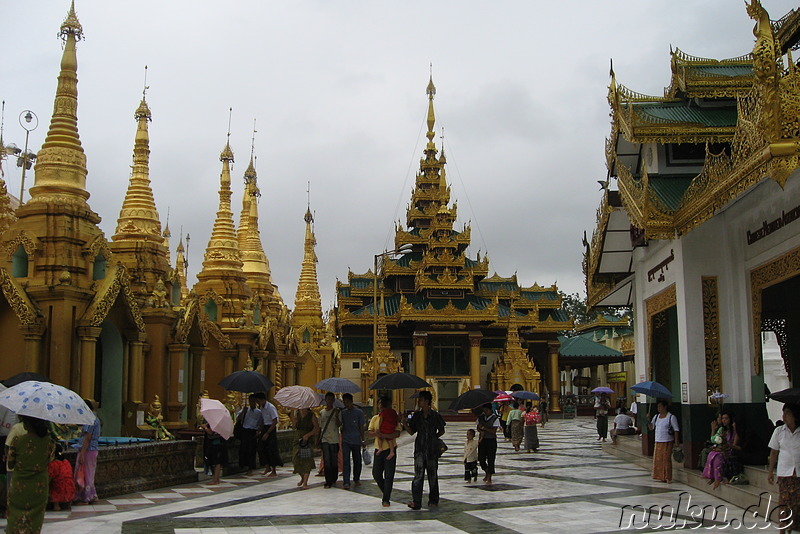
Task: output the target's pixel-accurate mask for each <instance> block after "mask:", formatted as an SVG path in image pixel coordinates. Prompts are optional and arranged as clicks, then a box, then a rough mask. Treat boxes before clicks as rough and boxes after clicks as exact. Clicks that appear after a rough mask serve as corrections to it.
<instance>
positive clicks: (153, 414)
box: [144, 395, 175, 441]
mask: <svg viewBox="0 0 800 534" xmlns="http://www.w3.org/2000/svg"><path fill="white" fill-rule="evenodd" d="M144 421H145V423H147V424H148V425H150V426H151V427H153V429H154V430H155V435H154V436H153V437H154V439H156V440H157V441H165V440H169V439H175V436H173V435H172V433H170V431H169V430H167V427H165V426H164V416H163V415H162V414H161V399H159V398H158V395H155V396H154V397H153V402H151V403H150V411H149V412H147V415H145V417H144Z"/></svg>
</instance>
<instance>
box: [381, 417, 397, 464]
mask: <svg viewBox="0 0 800 534" xmlns="http://www.w3.org/2000/svg"><path fill="white" fill-rule="evenodd" d="M378 415H380V417H381V426H380V429H381V434H394V432H395V429H396V428H397V422H398V421H399V419H400V417H399V416H398V415H397V412H396V411H394V410H393V409H392V408H384V409H383V410H381V413H380V414H378ZM383 441H384V443H385V444H386V447H387V448H388V449H389V454H388V455H387V456H386V459H387V460H391V459H392V458H394V455H395V451H396V450H397V440H395V439H384V440H383Z"/></svg>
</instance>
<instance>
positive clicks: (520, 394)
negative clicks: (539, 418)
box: [511, 391, 541, 401]
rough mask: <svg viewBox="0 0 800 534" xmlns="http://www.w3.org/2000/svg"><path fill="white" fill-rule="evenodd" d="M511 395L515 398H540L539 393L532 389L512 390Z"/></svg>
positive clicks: (532, 399)
mask: <svg viewBox="0 0 800 534" xmlns="http://www.w3.org/2000/svg"><path fill="white" fill-rule="evenodd" d="M511 396H512V397H514V398H515V399H523V400H529V401H535V400H541V399H540V398H539V395H537V394H536V393H534V392H533V391H512V392H511Z"/></svg>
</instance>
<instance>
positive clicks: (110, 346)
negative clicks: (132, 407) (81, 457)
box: [94, 321, 125, 436]
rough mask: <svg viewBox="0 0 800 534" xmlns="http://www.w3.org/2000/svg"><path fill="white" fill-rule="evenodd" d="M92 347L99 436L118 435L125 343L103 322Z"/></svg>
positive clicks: (116, 330) (120, 422)
mask: <svg viewBox="0 0 800 534" xmlns="http://www.w3.org/2000/svg"><path fill="white" fill-rule="evenodd" d="M101 328H102V330H101V331H100V337H99V338H98V340H97V345H95V387H94V391H95V399H96V400H97V401H98V402H99V404H100V407H99V408H98V410H97V415H98V416H99V417H100V421H102V423H103V428H102V431H103V435H106V436H119V435H120V431H121V428H122V393H123V391H122V390H123V383H124V382H123V378H124V377H123V369H124V359H125V358H124V355H125V342H124V339H123V337H122V334H121V333H120V331H119V329H118V328H117V327H116V326H115V325H114V324H113V323H111V322H109V321H103V324H102V325H101Z"/></svg>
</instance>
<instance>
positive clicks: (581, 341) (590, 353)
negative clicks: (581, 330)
mask: <svg viewBox="0 0 800 534" xmlns="http://www.w3.org/2000/svg"><path fill="white" fill-rule="evenodd" d="M558 340H559V341H560V342H561V346H560V347H559V349H558V355H559V356H562V357H566V358H570V357H571V358H586V357H595V358H597V357H607V358H620V357H622V353H621V352H620V351H618V350H614V349H612V348H611V347H606V346H605V345H601V344H600V343H595V342H594V341H591V340H589V339H586V338H585V337H581V336H575V337H564V336H559V338H558Z"/></svg>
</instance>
